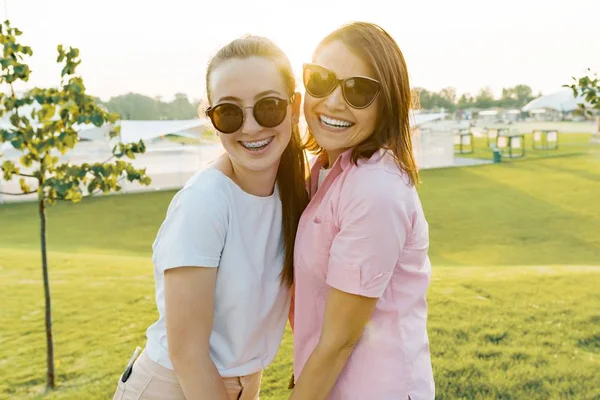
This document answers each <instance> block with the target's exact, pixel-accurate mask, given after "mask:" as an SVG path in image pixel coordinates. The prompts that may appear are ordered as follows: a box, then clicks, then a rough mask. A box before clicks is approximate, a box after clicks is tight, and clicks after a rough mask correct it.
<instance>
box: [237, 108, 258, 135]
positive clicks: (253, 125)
mask: <svg viewBox="0 0 600 400" xmlns="http://www.w3.org/2000/svg"><path fill="white" fill-rule="evenodd" d="M261 129H262V126H260V124H259V123H258V122H256V119H255V118H254V114H253V113H252V108H251V107H248V108H245V109H244V123H243V124H242V133H243V134H246V135H253V134H255V133H257V132H259V131H260V130H261Z"/></svg>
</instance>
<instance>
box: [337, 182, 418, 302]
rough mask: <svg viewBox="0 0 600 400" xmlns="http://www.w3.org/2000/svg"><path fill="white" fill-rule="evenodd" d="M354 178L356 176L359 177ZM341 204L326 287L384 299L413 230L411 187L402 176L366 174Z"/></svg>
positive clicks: (347, 191) (350, 187) (343, 195)
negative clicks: (338, 228)
mask: <svg viewBox="0 0 600 400" xmlns="http://www.w3.org/2000/svg"><path fill="white" fill-rule="evenodd" d="M357 175H358V174H357ZM345 185H350V186H349V189H348V190H346V191H342V193H341V195H340V200H339V210H338V220H339V227H340V230H339V232H338V233H337V235H336V236H335V237H334V239H333V242H332V246H331V250H330V258H329V265H328V270H327V278H326V279H327V284H328V285H329V286H331V287H333V288H336V289H338V290H341V291H343V292H347V293H352V294H357V295H361V296H365V297H372V298H378V297H381V296H382V295H383V292H384V290H385V288H386V287H387V285H388V283H389V281H390V278H391V276H392V273H393V272H394V268H395V267H396V265H397V264H398V261H399V259H400V254H401V252H402V249H403V247H404V244H405V242H406V238H407V235H409V233H410V231H411V226H412V224H411V217H410V215H409V211H408V210H409V209H411V208H412V207H411V206H410V204H411V203H412V202H414V200H413V199H414V197H413V196H414V193H413V190H414V189H413V188H412V187H409V186H407V184H406V183H405V182H404V181H403V179H402V176H401V175H397V174H393V173H390V172H388V171H384V170H367V171H364V172H361V174H360V175H359V176H353V177H352V179H351V180H348V181H347V182H346V183H345Z"/></svg>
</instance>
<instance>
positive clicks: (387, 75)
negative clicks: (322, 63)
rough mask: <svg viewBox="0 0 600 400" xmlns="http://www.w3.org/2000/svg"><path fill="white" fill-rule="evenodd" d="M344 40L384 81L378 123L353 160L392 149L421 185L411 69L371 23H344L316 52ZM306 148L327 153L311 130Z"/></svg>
mask: <svg viewBox="0 0 600 400" xmlns="http://www.w3.org/2000/svg"><path fill="white" fill-rule="evenodd" d="M338 40H339V41H341V42H342V43H344V44H345V45H346V46H347V47H348V49H350V51H351V52H353V53H354V54H355V55H356V56H358V57H360V58H361V59H363V60H364V61H365V62H366V63H367V64H368V65H369V66H370V67H371V68H372V69H373V71H374V72H375V74H376V78H377V80H379V82H381V86H382V90H381V94H380V96H381V97H382V99H383V101H381V102H380V103H379V104H380V106H379V110H378V119H377V126H376V127H375V131H374V132H373V134H371V136H369V137H368V138H367V139H365V140H364V141H363V142H362V143H360V144H358V145H356V146H355V147H354V149H352V162H354V163H355V164H356V162H357V161H358V160H359V159H361V158H362V159H369V158H370V157H371V156H372V155H373V154H374V153H375V152H376V151H378V150H379V149H382V148H384V149H389V150H390V151H391V152H392V154H393V155H394V157H395V158H396V161H397V162H398V165H399V166H400V168H402V169H403V170H404V171H405V172H406V173H407V174H408V175H409V177H410V180H411V183H412V184H413V185H417V184H418V182H419V172H418V168H417V165H416V162H415V158H414V155H413V147H412V138H411V129H410V120H409V113H410V109H411V107H412V96H411V89H410V85H409V79H408V70H407V68H406V62H405V61H404V56H403V55H402V51H400V48H399V47H398V44H397V43H396V41H395V40H394V39H393V38H392V37H391V36H390V35H389V34H388V33H387V32H386V31H385V30H384V29H383V28H381V27H380V26H378V25H376V24H372V23H368V22H353V23H351V24H348V25H344V26H342V27H341V28H339V29H337V30H335V31H333V32H332V33H330V34H329V35H327V36H326V37H325V39H323V40H322V41H321V43H319V45H318V46H317V49H316V50H315V53H316V52H318V51H319V50H320V49H321V48H322V47H324V46H325V45H327V44H329V43H331V42H335V41H338ZM305 147H306V149H308V150H309V151H311V152H312V153H315V154H317V155H320V154H323V153H325V149H323V148H322V147H321V146H319V144H318V143H317V141H316V140H315V138H314V136H313V134H312V132H311V131H310V128H309V130H308V135H307V140H306V143H305Z"/></svg>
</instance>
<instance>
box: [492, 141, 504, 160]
mask: <svg viewBox="0 0 600 400" xmlns="http://www.w3.org/2000/svg"><path fill="white" fill-rule="evenodd" d="M492 155H493V157H492V159H493V160H494V164H498V163H500V162H502V152H501V151H500V149H499V148H498V147H497V146H495V145H494V146H492Z"/></svg>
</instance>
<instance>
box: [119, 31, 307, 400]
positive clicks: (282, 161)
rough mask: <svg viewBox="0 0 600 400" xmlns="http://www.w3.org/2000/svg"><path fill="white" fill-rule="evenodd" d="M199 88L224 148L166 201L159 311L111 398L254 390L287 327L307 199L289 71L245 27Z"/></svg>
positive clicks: (165, 398)
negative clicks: (296, 244)
mask: <svg viewBox="0 0 600 400" xmlns="http://www.w3.org/2000/svg"><path fill="white" fill-rule="evenodd" d="M206 87H207V92H208V99H209V102H210V105H211V106H210V108H209V109H208V110H207V111H206V114H207V116H208V117H209V118H210V119H211V121H212V123H213V125H214V127H215V128H216V129H217V131H219V137H220V139H221V142H222V144H223V147H224V148H225V151H226V153H225V154H224V155H223V156H222V157H221V158H220V159H218V160H217V161H216V162H215V163H214V165H213V166H212V167H211V168H209V169H207V170H204V171H201V172H198V173H197V174H196V175H195V176H194V177H192V178H191V179H190V180H189V181H188V182H187V184H186V185H185V187H184V188H183V189H182V190H181V191H179V192H178V193H177V194H176V195H175V197H174V198H173V200H172V202H171V204H170V206H169V209H168V211H167V215H166V219H165V221H164V222H163V224H162V226H161V228H160V230H159V232H158V235H157V237H156V240H155V242H154V245H153V252H154V253H153V262H154V274H155V286H156V303H157V307H158V312H159V318H158V320H157V321H156V322H155V323H154V324H153V325H152V326H150V327H149V328H148V330H147V343H146V346H145V349H144V351H143V352H142V354H141V355H140V356H139V358H137V360H136V361H135V363H133V365H132V367H131V368H127V369H126V370H125V372H124V373H123V375H122V376H121V377H120V378H119V383H118V388H117V391H116V393H115V396H114V398H115V399H161V400H170V399H173V400H175V399H194V400H198V399H210V400H229V399H244V400H250V399H257V398H258V392H259V388H260V378H261V373H262V370H263V369H264V368H266V367H267V366H268V365H269V363H270V362H271V361H272V360H273V358H274V357H275V354H276V353H277V350H278V348H279V344H280V341H281V338H282V335H283V332H284V330H285V324H286V320H287V318H288V311H289V307H290V287H291V285H292V282H293V266H292V261H293V253H294V239H295V234H296V229H297V226H298V220H299V218H300V215H301V213H302V211H303V209H304V208H305V206H306V204H307V202H308V199H307V194H306V191H305V186H304V178H305V158H304V153H303V151H302V149H301V140H300V134H299V130H298V119H299V116H300V103H301V99H300V94H299V93H295V79H294V74H293V73H292V68H291V65H290V62H289V60H288V58H287V57H286V56H285V55H284V53H283V52H282V51H281V50H280V49H279V48H277V47H276V46H275V45H274V44H273V43H272V42H271V41H269V40H267V39H264V38H260V37H253V36H250V37H245V38H243V39H238V40H235V41H233V42H232V43H230V44H229V45H227V46H225V47H223V48H222V49H221V50H220V51H219V52H218V53H217V54H216V56H215V57H214V58H213V59H212V60H211V62H210V64H209V66H208V70H207V74H206Z"/></svg>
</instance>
